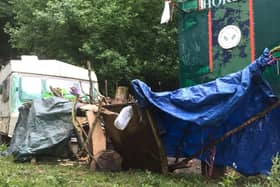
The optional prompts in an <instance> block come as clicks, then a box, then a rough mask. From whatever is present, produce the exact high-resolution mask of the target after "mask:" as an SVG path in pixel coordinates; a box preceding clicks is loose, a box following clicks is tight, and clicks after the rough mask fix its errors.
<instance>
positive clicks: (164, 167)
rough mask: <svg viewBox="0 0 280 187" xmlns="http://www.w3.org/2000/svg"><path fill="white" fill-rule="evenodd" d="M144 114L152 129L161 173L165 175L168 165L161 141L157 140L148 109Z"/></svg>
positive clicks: (156, 133) (154, 126)
mask: <svg viewBox="0 0 280 187" xmlns="http://www.w3.org/2000/svg"><path fill="white" fill-rule="evenodd" d="M145 113H146V115H147V118H148V121H149V124H150V126H151V129H152V132H153V135H154V138H155V141H156V144H157V147H158V151H159V156H160V158H159V159H160V162H161V170H162V173H164V174H166V173H167V172H168V164H167V163H168V162H167V157H166V155H165V152H164V148H163V145H162V142H161V140H160V138H159V135H158V132H157V129H156V125H155V123H154V120H153V118H152V116H151V114H150V111H149V110H148V109H146V110H145Z"/></svg>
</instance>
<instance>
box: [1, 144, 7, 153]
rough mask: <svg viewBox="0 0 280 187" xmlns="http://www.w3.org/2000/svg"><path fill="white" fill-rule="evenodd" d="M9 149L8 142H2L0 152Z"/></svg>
mask: <svg viewBox="0 0 280 187" xmlns="http://www.w3.org/2000/svg"><path fill="white" fill-rule="evenodd" d="M6 149H7V145H6V144H0V152H2V151H5V150H6Z"/></svg>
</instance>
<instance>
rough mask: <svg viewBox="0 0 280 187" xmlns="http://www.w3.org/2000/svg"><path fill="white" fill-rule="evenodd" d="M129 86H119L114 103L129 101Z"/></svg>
mask: <svg viewBox="0 0 280 187" xmlns="http://www.w3.org/2000/svg"><path fill="white" fill-rule="evenodd" d="M127 98H128V88H127V87H125V86H119V87H117V90H116V94H115V99H114V104H121V103H127Z"/></svg>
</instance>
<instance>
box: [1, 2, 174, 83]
mask: <svg viewBox="0 0 280 187" xmlns="http://www.w3.org/2000/svg"><path fill="white" fill-rule="evenodd" d="M10 2H11V3H12V5H13V12H14V13H15V21H16V22H15V24H9V25H8V26H7V29H6V31H7V32H8V33H9V34H10V36H11V42H12V45H13V47H14V48H16V49H18V50H19V51H20V52H22V53H35V54H36V55H38V56H40V57H46V58H57V59H61V60H65V61H67V62H70V63H74V64H80V65H82V63H83V62H85V61H86V60H90V61H91V62H92V63H93V67H94V69H95V71H96V73H97V75H98V78H99V81H101V82H102V81H103V80H105V79H107V80H114V81H119V83H120V84H128V82H129V81H130V80H131V79H135V78H140V79H142V80H144V81H148V82H149V83H150V84H152V85H153V86H154V85H156V84H157V82H158V81H162V82H163V83H167V82H168V81H170V82H171V83H172V84H169V85H172V87H173V86H174V81H175V80H177V77H178V72H177V69H178V54H177V28H176V25H175V24H174V23H173V25H169V26H162V25H159V21H160V15H161V11H162V8H163V3H162V2H161V1H158V0H151V1H145V0H138V1H135V0H95V1H92V0H47V1H41V0H10ZM163 85H164V84H163Z"/></svg>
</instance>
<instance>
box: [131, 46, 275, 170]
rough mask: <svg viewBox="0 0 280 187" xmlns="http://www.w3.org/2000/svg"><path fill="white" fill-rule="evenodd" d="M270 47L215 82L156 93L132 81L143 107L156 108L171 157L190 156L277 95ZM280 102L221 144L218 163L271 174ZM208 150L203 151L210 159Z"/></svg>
mask: <svg viewBox="0 0 280 187" xmlns="http://www.w3.org/2000/svg"><path fill="white" fill-rule="evenodd" d="M271 64H273V63H271V56H270V55H269V50H268V49H265V50H264V53H263V54H262V56H260V57H259V58H258V59H256V60H255V61H254V62H253V63H252V64H250V65H248V66H247V67H246V68H244V69H243V70H241V71H239V72H236V73H232V74H229V75H227V76H225V77H222V78H218V79H216V80H214V81H211V82H208V83H204V84H200V85H196V86H192V87H187V88H181V89H178V90H175V91H170V92H153V91H152V90H151V88H150V87H148V86H147V85H146V84H145V83H143V82H141V81H140V80H133V81H132V85H133V87H134V90H135V93H136V98H137V102H138V105H139V107H153V108H154V109H156V110H155V111H156V112H155V113H154V117H155V118H156V120H157V124H158V127H159V129H160V131H161V132H164V133H161V140H162V142H163V145H164V149H165V152H166V155H167V156H172V157H174V156H180V157H185V156H190V155H193V154H194V153H196V152H197V151H198V150H199V149H200V148H201V147H203V146H205V145H206V144H209V143H211V142H212V141H213V140H215V139H217V138H218V137H220V136H222V135H223V134H225V133H226V132H228V131H230V130H231V129H234V128H236V127H238V126H239V125H241V124H242V123H243V122H245V121H246V120H248V119H249V118H250V117H252V116H254V115H256V114H257V113H258V112H261V111H263V110H265V109H266V108H267V107H268V106H270V105H271V104H272V103H273V102H275V101H276V100H277V98H276V96H275V95H274V94H273V91H272V89H271V87H270V86H269V84H268V83H267V81H266V80H265V79H263V77H262V72H263V71H264V69H265V68H266V67H267V66H268V65H271ZM279 116H280V107H278V108H276V109H274V110H273V111H272V112H270V113H268V114H267V115H266V116H265V117H264V118H262V119H260V120H258V121H256V122H254V123H253V124H252V125H250V126H248V127H246V128H245V129H243V130H242V131H240V132H238V133H235V134H234V135H232V136H230V137H228V138H226V139H225V140H224V141H223V142H222V143H220V144H218V145H217V146H216V154H215V164H216V165H224V166H232V167H234V168H235V169H236V170H238V171H239V172H241V173H244V174H247V175H254V174H258V173H263V174H269V171H270V168H271V166H272V160H271V159H272V158H273V156H275V154H276V153H277V152H279V151H280V126H279V125H280V118H279ZM207 155H208V153H204V154H201V155H200V157H199V158H200V159H203V160H206V159H207Z"/></svg>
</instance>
